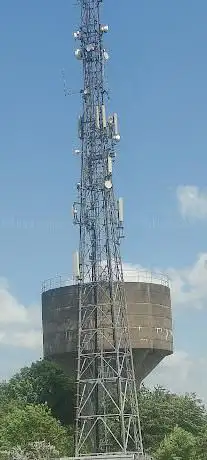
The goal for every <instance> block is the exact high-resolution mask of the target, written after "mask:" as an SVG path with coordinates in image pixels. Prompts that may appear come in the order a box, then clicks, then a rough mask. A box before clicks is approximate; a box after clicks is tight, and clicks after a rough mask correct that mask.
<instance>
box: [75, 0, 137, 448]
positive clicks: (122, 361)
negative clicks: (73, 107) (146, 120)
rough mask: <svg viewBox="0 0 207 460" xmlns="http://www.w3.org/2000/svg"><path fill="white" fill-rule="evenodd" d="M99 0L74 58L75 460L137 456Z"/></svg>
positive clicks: (84, 18)
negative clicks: (77, 84) (79, 83)
mask: <svg viewBox="0 0 207 460" xmlns="http://www.w3.org/2000/svg"><path fill="white" fill-rule="evenodd" d="M101 2H102V0H80V1H79V3H80V8H81V25H80V29H79V31H77V32H76V33H74V37H75V38H76V39H77V40H79V48H78V49H77V50H76V52H75V55H76V57H77V59H79V60H82V63H83V81H84V83H83V90H82V91H81V93H82V101H83V112H82V115H81V116H80V117H79V138H80V141H81V148H80V151H79V153H80V154H81V180H80V183H79V184H78V200H77V202H76V203H74V208H73V210H74V221H75V223H77V224H78V225H79V227H80V242H79V252H78V253H77V254H76V255H75V259H74V260H75V272H76V277H77V279H78V286H79V332H78V369H77V411H76V439H75V455H76V456H80V455H83V454H84V453H86V452H90V454H91V453H93V454H99V453H107V452H122V453H127V452H129V451H130V452H136V453H140V454H142V453H143V447H142V439H141V430H140V421H139V411H138V403H137V393H136V383H135V375H134V368H133V358H132V350H131V345H130V338H129V329H128V320H127V307H126V298H125V289H124V281H123V271H122V262H121V256H120V238H121V237H122V231H123V209H122V200H118V202H117V200H116V199H115V196H114V189H113V183H112V164H113V162H114V159H115V146H116V144H117V142H118V141H119V140H120V136H119V132H118V123H117V115H116V114H114V115H113V116H110V117H109V118H107V116H106V101H107V92H106V90H105V86H104V65H105V60H107V58H108V55H107V53H106V51H105V49H104V47H103V35H104V33H105V32H107V31H108V26H103V25H101V23H100V11H99V10H100V3H101Z"/></svg>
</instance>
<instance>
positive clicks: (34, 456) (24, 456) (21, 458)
mask: <svg viewBox="0 0 207 460" xmlns="http://www.w3.org/2000/svg"><path fill="white" fill-rule="evenodd" d="M59 457H60V452H59V451H58V450H57V449H56V448H55V447H54V446H53V445H51V444H48V443H46V442H45V441H42V442H39V441H36V442H31V443H29V444H28V445H27V446H26V447H24V448H22V447H20V446H18V447H12V449H10V450H8V451H4V452H0V460H54V459H57V458H59Z"/></svg>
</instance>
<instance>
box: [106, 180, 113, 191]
mask: <svg viewBox="0 0 207 460" xmlns="http://www.w3.org/2000/svg"><path fill="white" fill-rule="evenodd" d="M111 187H112V182H111V180H110V179H108V180H105V188H106V189H107V190H110V189H111Z"/></svg>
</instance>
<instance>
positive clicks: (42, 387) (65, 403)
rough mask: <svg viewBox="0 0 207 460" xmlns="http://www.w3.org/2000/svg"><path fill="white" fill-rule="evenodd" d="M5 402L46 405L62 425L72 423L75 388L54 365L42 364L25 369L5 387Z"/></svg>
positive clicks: (42, 361) (44, 361)
mask: <svg viewBox="0 0 207 460" xmlns="http://www.w3.org/2000/svg"><path fill="white" fill-rule="evenodd" d="M6 391H7V398H8V399H10V400H12V399H17V400H18V401H19V402H20V403H23V404H30V403H32V404H45V403H47V405H48V406H49V407H50V409H51V412H52V415H53V416H54V417H56V418H57V419H58V420H60V421H61V423H63V424H64V425H70V424H72V423H73V420H74V411H75V410H74V407H75V398H74V393H75V384H74V381H72V380H71V379H69V377H68V376H67V375H65V373H64V372H63V371H62V369H60V368H59V367H58V366H57V365H56V364H54V363H52V362H51V361H47V360H41V361H37V362H36V363H33V364H32V365H31V367H24V368H23V369H21V371H20V372H19V373H18V374H16V375H15V376H14V377H12V378H11V379H10V381H9V382H8V384H7V388H6Z"/></svg>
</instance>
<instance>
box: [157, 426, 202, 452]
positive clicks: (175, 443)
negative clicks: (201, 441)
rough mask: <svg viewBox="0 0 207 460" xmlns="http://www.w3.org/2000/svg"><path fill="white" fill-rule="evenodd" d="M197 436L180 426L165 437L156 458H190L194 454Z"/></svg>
mask: <svg viewBox="0 0 207 460" xmlns="http://www.w3.org/2000/svg"><path fill="white" fill-rule="evenodd" d="M195 443H196V440H195V436H193V435H192V434H191V433H188V432H187V431H185V430H183V429H182V428H180V427H175V428H174V430H173V431H172V433H171V434H170V435H168V436H166V437H165V439H164V441H162V443H161V445H160V447H159V448H158V449H157V452H156V453H155V458H156V460H190V459H192V456H193V455H194V450H195Z"/></svg>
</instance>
